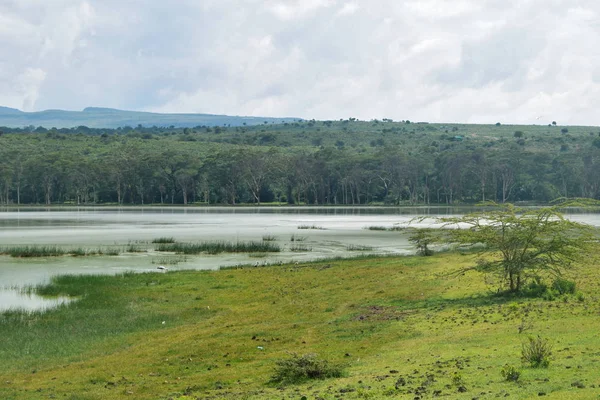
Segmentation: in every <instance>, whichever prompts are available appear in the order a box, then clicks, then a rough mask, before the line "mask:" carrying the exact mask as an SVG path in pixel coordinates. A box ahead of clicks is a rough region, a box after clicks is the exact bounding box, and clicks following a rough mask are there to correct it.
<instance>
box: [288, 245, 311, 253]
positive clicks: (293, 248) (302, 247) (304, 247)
mask: <svg viewBox="0 0 600 400" xmlns="http://www.w3.org/2000/svg"><path fill="white" fill-rule="evenodd" d="M290 251H294V252H304V251H312V247H310V246H307V245H305V244H293V245H291V246H290Z"/></svg>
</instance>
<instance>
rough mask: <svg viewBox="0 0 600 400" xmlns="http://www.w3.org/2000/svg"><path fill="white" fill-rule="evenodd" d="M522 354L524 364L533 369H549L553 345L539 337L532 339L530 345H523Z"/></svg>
mask: <svg viewBox="0 0 600 400" xmlns="http://www.w3.org/2000/svg"><path fill="white" fill-rule="evenodd" d="M521 354H522V356H521V359H522V360H523V362H524V363H527V364H529V365H530V366H531V367H533V368H547V367H548V365H550V356H551V355H552V345H551V344H550V343H549V342H548V339H542V338H541V337H539V336H538V337H537V338H533V337H530V338H529V342H528V343H523V348H522V350H521Z"/></svg>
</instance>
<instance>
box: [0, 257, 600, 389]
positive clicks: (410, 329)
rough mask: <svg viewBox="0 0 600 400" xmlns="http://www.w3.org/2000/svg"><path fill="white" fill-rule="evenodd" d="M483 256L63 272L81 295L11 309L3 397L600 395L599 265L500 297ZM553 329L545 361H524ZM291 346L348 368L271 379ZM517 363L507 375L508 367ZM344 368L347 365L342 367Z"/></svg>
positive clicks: (60, 284)
mask: <svg viewBox="0 0 600 400" xmlns="http://www.w3.org/2000/svg"><path fill="white" fill-rule="evenodd" d="M473 262H474V258H473V256H472V255H465V256H463V255H459V254H450V253H447V254H442V255H437V256H433V257H403V258H389V257H386V258H373V259H355V260H345V261H342V260H340V261H337V260H336V261H327V262H321V263H311V264H305V265H302V264H301V265H293V266H277V267H264V268H244V269H235V270H234V269H231V270H225V271H217V272H214V271H198V272H192V271H190V272H187V271H186V272H177V273H171V272H169V273H166V274H127V275H123V276H118V277H108V276H99V277H90V276H84V277H61V278H58V279H56V280H55V281H54V282H53V283H52V284H51V285H49V286H47V287H44V288H42V289H41V292H42V293H46V294H54V295H56V294H69V295H73V296H79V300H78V301H76V302H74V303H72V304H70V305H67V306H62V307H60V308H59V309H56V310H54V311H51V312H48V313H45V314H35V313H34V314H19V313H5V314H2V315H1V317H0V335H2V338H3V339H2V341H1V342H0V360H2V361H3V362H2V363H0V382H2V384H1V385H0V398H2V399H42V398H43V399H47V398H52V397H55V398H71V399H105V398H111V399H120V398H123V399H169V398H172V399H195V398H213V399H219V398H223V399H232V398H233V399H235V398H239V399H270V398H273V399H282V398H285V399H287V398H290V399H300V398H302V396H306V398H307V399H317V398H321V399H335V398H346V399H355V398H356V399H369V398H371V399H379V398H388V397H390V398H407V399H414V398H415V397H419V398H422V399H424V398H432V397H435V396H441V397H444V398H449V399H454V398H456V399H464V398H467V399H471V398H475V397H476V398H479V399H488V398H489V399H491V398H498V397H504V396H506V395H508V396H509V398H513V399H515V398H538V397H539V396H540V394H543V395H545V398H554V399H563V398H569V399H589V398H597V397H598V395H600V378H599V377H598V374H597V370H598V367H599V365H600V355H599V354H600V353H598V344H599V343H600V339H599V336H598V329H597V326H598V322H597V319H598V310H599V308H600V301H599V299H598V298H597V297H596V293H597V290H598V285H599V278H598V277H597V274H596V266H595V265H589V266H587V267H586V268H585V269H583V270H581V271H580V273H579V274H578V276H577V279H576V280H577V283H578V285H579V289H580V290H581V291H582V292H583V293H584V296H583V297H580V298H577V297H574V296H573V297H564V298H557V299H556V300H554V301H544V300H541V299H522V298H506V297H498V296H494V295H491V294H490V293H489V292H488V291H487V287H486V286H485V285H484V282H483V279H482V276H481V275H479V274H478V273H475V272H470V273H467V274H460V275H458V276H457V275H448V274H449V273H451V272H453V271H457V270H458V269H459V268H461V267H464V266H467V265H472V263H473ZM537 335H540V336H541V337H543V338H547V339H548V340H549V342H550V343H552V345H553V356H552V359H551V362H550V365H549V367H548V368H539V369H534V368H530V367H527V366H523V365H522V364H521V361H520V356H521V346H522V344H523V343H525V342H527V341H528V337H529V336H534V337H536V336H537ZM290 353H296V354H298V355H306V354H312V353H315V354H318V356H319V357H320V358H321V359H323V360H328V361H329V362H331V363H332V364H335V365H340V364H341V365H342V366H343V373H342V376H341V377H336V378H330V379H326V380H317V381H311V382H308V383H304V384H298V385H280V384H269V383H268V381H269V379H270V377H271V376H272V375H273V371H274V367H275V366H276V363H277V361H279V360H282V359H288V358H289V357H290ZM506 364H509V365H512V366H514V367H516V368H517V369H519V370H520V372H521V375H520V378H519V380H518V381H517V382H507V381H506V380H505V379H504V378H503V377H502V376H501V371H502V369H503V367H504V366H505V365H506ZM336 376H337V375H336Z"/></svg>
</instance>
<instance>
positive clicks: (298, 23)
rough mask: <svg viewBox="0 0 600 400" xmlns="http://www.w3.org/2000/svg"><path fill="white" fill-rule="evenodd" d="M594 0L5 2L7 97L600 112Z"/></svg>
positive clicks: (1, 99) (257, 112)
mask: <svg viewBox="0 0 600 400" xmlns="http://www.w3.org/2000/svg"><path fill="white" fill-rule="evenodd" d="M599 13H600V2H598V1H596V0H585V1H577V0H569V1H561V0H512V1H511V0H412V1H409V0H406V1H403V0H396V1H394V0H368V1H367V0H364V1H362V0H354V1H347V0H337V1H336V0H262V1H260V0H238V1H235V0H171V1H165V0H87V1H82V0H0V105H4V106H8V107H14V108H19V109H21V110H26V111H38V110H44V109H50V108H60V109H68V110H81V109H83V108H84V107H87V106H101V107H112V108H121V109H129V110H142V111H158V112H198V113H215V114H230V115H254V116H276V117H283V116H293V117H302V118H316V119H339V118H348V117H356V118H359V119H365V120H369V119H373V118H392V119H395V120H402V119H410V120H412V121H430V122H470V123H495V122H502V123H530V124H532V123H537V124H547V123H549V122H552V121H553V120H556V121H557V122H558V123H559V124H579V125H587V124H593V125H600V112H599V110H598V108H599V107H600V37H599V36H600V15H599Z"/></svg>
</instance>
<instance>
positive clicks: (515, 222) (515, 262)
mask: <svg viewBox="0 0 600 400" xmlns="http://www.w3.org/2000/svg"><path fill="white" fill-rule="evenodd" d="M564 206H565V204H561V205H556V206H551V207H544V208H538V209H521V208H517V207H515V206H513V205H512V204H505V205H503V206H502V207H501V208H500V209H499V210H495V211H488V212H482V213H473V214H468V215H465V216H462V217H455V218H442V219H441V221H442V222H444V223H445V224H446V227H455V228H457V229H449V230H447V235H445V236H443V240H444V241H446V242H449V243H455V244H459V245H468V246H470V245H475V244H483V245H484V248H483V250H482V252H483V253H484V254H487V255H488V257H486V258H481V259H480V260H479V261H478V263H477V266H475V267H473V268H474V269H476V270H479V271H482V272H485V273H493V274H497V275H499V277H500V278H501V282H502V285H503V287H505V288H506V289H507V290H508V291H510V292H518V291H520V290H521V289H523V286H524V284H525V283H526V282H527V279H528V278H531V277H534V276H540V275H544V274H545V275H554V276H560V275H561V274H562V273H563V272H564V271H565V270H567V269H569V268H571V267H572V266H573V265H574V264H575V263H577V262H579V261H581V260H582V259H583V257H585V256H586V255H588V254H590V251H591V249H592V245H593V244H594V243H595V242H596V241H595V238H594V236H593V228H592V227H591V226H589V225H585V224H581V223H578V222H574V221H570V220H568V219H566V218H565V217H564V216H563V215H562V213H561V212H560V207H564Z"/></svg>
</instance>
